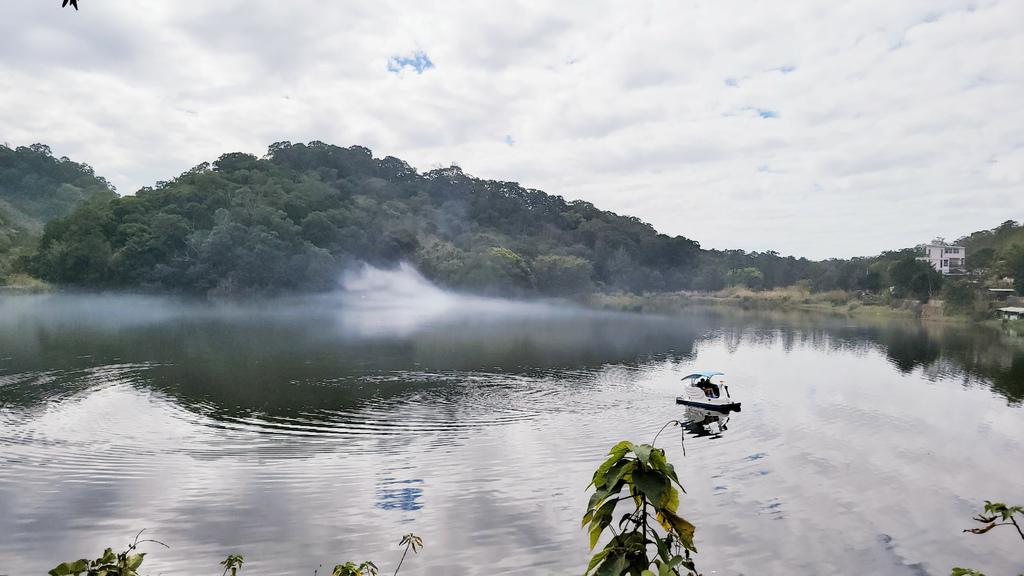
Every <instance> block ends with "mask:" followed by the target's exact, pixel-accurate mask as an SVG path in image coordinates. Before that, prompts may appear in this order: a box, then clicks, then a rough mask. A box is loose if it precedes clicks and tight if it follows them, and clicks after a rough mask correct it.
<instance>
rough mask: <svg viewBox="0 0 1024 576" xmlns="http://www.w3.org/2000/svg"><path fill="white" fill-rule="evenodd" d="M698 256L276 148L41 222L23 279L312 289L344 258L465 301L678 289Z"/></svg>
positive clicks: (517, 196) (544, 207) (545, 206)
mask: <svg viewBox="0 0 1024 576" xmlns="http://www.w3.org/2000/svg"><path fill="white" fill-rule="evenodd" d="M699 253H700V247H699V245H698V244H697V243H696V242H694V241H692V240H688V239H686V238H683V237H679V236H677V237H669V236H666V235H663V234H658V233H657V232H656V231H655V230H654V229H653V228H652V227H651V226H650V225H648V224H645V223H643V222H641V221H640V220H638V219H636V218H632V217H624V216H618V215H616V214H613V213H611V212H606V211H602V210H599V209H597V208H596V207H595V206H593V205H592V204H590V203H587V202H581V201H576V202H566V201H565V200H563V199H562V198H561V197H558V196H552V195H549V194H545V193H544V192H541V191H539V190H532V189H527V188H523V187H522V186H520V185H519V184H516V183H514V182H499V181H493V180H481V179H478V178H474V177H472V176H469V175H467V174H465V173H463V171H462V170H461V169H460V168H458V167H457V166H451V167H447V168H438V169H435V170H432V171H430V172H427V173H426V174H419V173H417V171H416V170H415V169H413V168H411V167H410V166H409V165H408V164H406V163H405V162H403V161H401V160H399V159H397V158H393V157H386V158H384V159H375V158H373V156H372V154H371V153H370V151H369V150H367V149H366V148H362V147H359V146H353V147H350V148H340V147H337V146H330V145H327V144H324V143H322V142H311V143H309V144H308V145H304V144H296V145H291V144H290V143H287V142H279V143H276V144H274V145H272V146H271V147H270V150H269V152H268V154H267V156H266V157H264V158H256V157H255V156H252V155H249V154H242V153H233V154H225V155H224V156H221V157H220V159H218V160H217V161H216V162H214V163H213V165H212V166H211V165H207V164H201V165H199V166H196V167H195V168H193V169H192V170H190V171H188V172H186V173H184V174H182V175H181V176H179V177H178V178H175V179H174V180H172V181H170V182H160V183H158V184H157V186H156V187H154V188H144V189H142V190H140V191H139V192H138V193H136V194H135V195H134V196H126V197H121V198H117V197H113V196H103V197H97V198H93V199H91V200H89V201H87V202H85V203H83V204H82V206H81V207H80V208H79V209H78V210H77V211H76V212H75V213H74V214H71V215H70V216H68V217H67V218H64V219H62V220H59V221H55V222H52V223H51V224H49V225H48V226H47V227H46V231H45V233H44V235H43V238H42V240H41V242H40V244H39V251H38V253H37V255H36V256H35V257H34V258H33V260H32V262H31V265H30V270H31V271H32V272H34V273H35V274H37V275H38V276H40V277H41V278H43V279H46V280H49V281H53V282H60V283H64V284H74V285H80V286H88V287H121V288H143V289H157V290H169V291H174V292H181V293H191V294H203V295H245V294H274V293H280V292H286V291H310V290H314V291H315V290H324V289H327V288H329V287H331V286H333V284H334V282H335V278H336V276H337V272H338V271H339V270H340V269H341V268H342V267H344V266H345V265H347V264H349V263H351V262H353V261H357V260H359V261H366V262H369V263H371V264H376V265H389V264H393V263H395V262H398V261H400V260H409V261H412V262H414V263H415V264H417V265H418V267H419V268H420V270H422V271H423V272H424V274H426V275H427V276H428V277H430V278H431V279H432V280H435V281H437V282H439V283H441V284H444V285H448V286H453V287H463V288H466V289H472V290H476V291H484V292H502V293H531V292H540V293H548V294H564V293H571V292H576V291H580V290H588V289H590V288H591V287H592V286H594V285H603V286H606V287H610V288H615V289H624V290H633V291H641V290H665V289H681V288H685V287H687V285H688V282H689V278H690V276H691V274H690V273H691V271H692V269H693V267H694V266H695V265H696V263H697V259H698V255H699Z"/></svg>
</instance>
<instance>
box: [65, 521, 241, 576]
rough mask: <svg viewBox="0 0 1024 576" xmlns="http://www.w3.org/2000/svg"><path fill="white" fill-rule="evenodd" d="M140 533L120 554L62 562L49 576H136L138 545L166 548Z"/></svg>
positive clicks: (110, 552) (106, 552)
mask: <svg viewBox="0 0 1024 576" xmlns="http://www.w3.org/2000/svg"><path fill="white" fill-rule="evenodd" d="M142 532H144V530H140V531H139V533H138V534H136V535H135V541H134V542H132V543H131V544H129V545H128V549H127V550H125V551H124V552H121V553H120V554H114V550H113V549H112V548H107V549H106V550H104V551H103V556H100V557H99V558H97V559H95V560H91V561H90V560H88V559H86V558H82V559H81V560H76V561H75V562H63V563H61V564H58V565H57V567H56V568H54V569H53V570H50V572H49V574H50V576H69V575H74V576H78V575H79V574H82V573H85V574H87V576H138V573H137V572H136V570H138V569H139V566H141V565H142V559H143V558H144V557H145V556H146V553H145V552H139V553H138V554H132V552H135V549H136V548H138V546H139V544H142V543H143V542H155V543H156V544H159V545H161V546H163V547H165V548H167V547H168V546H167V544H164V543H163V542H158V541H156V540H139V536H141V535H142ZM239 564H241V557H239ZM232 576H234V572H232Z"/></svg>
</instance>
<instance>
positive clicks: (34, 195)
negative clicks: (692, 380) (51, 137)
mask: <svg viewBox="0 0 1024 576" xmlns="http://www.w3.org/2000/svg"><path fill="white" fill-rule="evenodd" d="M98 194H99V195H104V194H106V195H109V196H110V197H113V196H115V194H114V193H113V187H111V186H110V185H109V184H108V183H107V181H106V180H104V179H103V178H102V177H98V176H96V175H95V174H94V173H93V170H92V168H91V167H89V166H88V165H86V164H79V163H77V162H72V161H71V160H69V159H67V158H60V159H56V158H54V157H53V156H52V155H51V153H50V149H49V147H47V146H46V145H44V144H33V145H32V146H28V147H25V146H22V147H18V148H16V149H11V148H8V147H7V146H3V145H0V280H2V279H4V278H6V277H7V275H8V273H9V270H10V267H11V263H12V261H13V260H14V259H15V258H17V257H18V256H21V255H27V254H29V253H31V252H32V251H34V250H35V247H36V243H37V242H38V241H39V237H40V236H41V235H42V233H43V225H44V224H45V223H46V222H48V221H50V220H53V219H55V218H61V217H63V216H66V215H68V214H69V213H71V211H72V210H74V208H75V206H77V205H78V204H79V203H80V202H82V201H83V200H86V199H89V198H92V197H93V196H96V195H98Z"/></svg>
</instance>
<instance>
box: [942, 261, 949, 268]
mask: <svg viewBox="0 0 1024 576" xmlns="http://www.w3.org/2000/svg"><path fill="white" fill-rule="evenodd" d="M942 267H943V268H947V267H949V260H943V261H942Z"/></svg>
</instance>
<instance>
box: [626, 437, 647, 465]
mask: <svg viewBox="0 0 1024 576" xmlns="http://www.w3.org/2000/svg"><path fill="white" fill-rule="evenodd" d="M626 446H627V447H628V448H629V451H630V452H632V453H633V454H636V457H637V459H639V460H640V461H641V462H643V463H644V466H650V465H651V464H650V461H651V450H653V449H654V446H651V445H650V444H641V445H639V446H637V445H636V444H633V443H632V442H627V443H626Z"/></svg>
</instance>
